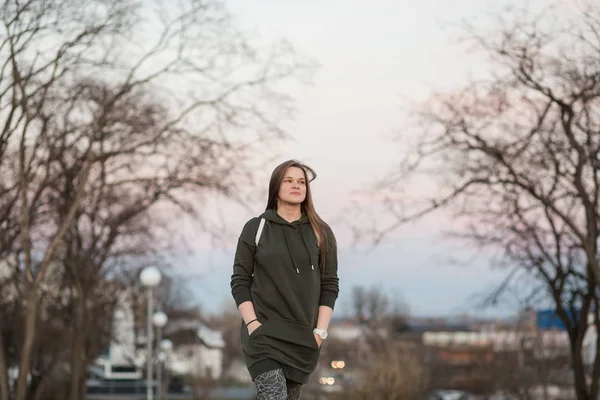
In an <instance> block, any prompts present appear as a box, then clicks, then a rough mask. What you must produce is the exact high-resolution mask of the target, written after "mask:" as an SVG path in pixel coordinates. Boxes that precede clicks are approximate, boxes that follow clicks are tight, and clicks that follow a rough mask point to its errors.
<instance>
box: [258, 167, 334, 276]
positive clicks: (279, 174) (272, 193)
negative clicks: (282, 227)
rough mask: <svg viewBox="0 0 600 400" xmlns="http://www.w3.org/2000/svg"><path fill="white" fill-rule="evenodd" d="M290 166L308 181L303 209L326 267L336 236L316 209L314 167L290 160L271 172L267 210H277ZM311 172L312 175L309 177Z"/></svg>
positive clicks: (315, 174)
mask: <svg viewBox="0 0 600 400" xmlns="http://www.w3.org/2000/svg"><path fill="white" fill-rule="evenodd" d="M290 167H297V168H300V169H301V170H302V171H304V179H305V181H306V197H305V198H304V201H303V202H302V204H301V207H302V211H303V212H305V213H306V216H307V217H308V220H309V222H310V225H311V227H312V229H313V231H314V232H315V235H316V236H317V242H318V244H319V248H320V249H321V269H325V265H327V252H328V251H330V250H335V246H336V243H335V237H334V236H333V235H330V234H329V233H328V232H329V229H328V228H329V226H328V225H327V224H326V223H325V221H323V220H322V219H321V217H319V214H317V212H316V211H315V206H314V203H313V199H312V195H311V192H310V182H312V181H314V180H315V179H316V178H317V173H316V172H315V170H314V169H312V168H311V167H309V166H308V165H306V164H304V163H301V162H300V161H298V160H288V161H285V162H283V163H281V164H279V165H278V166H277V167H276V168H275V169H274V170H273V173H272V174H271V180H270V181H269V199H268V201H267V208H266V209H267V210H269V209H271V210H275V211H276V210H277V198H278V196H279V188H280V187H281V181H282V180H283V176H284V175H285V172H286V171H287V169H288V168H290ZM309 173H310V175H311V177H310V178H309V177H308V174H309Z"/></svg>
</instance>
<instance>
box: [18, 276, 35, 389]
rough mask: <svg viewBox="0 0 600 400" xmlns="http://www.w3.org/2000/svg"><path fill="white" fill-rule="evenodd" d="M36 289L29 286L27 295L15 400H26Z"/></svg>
mask: <svg viewBox="0 0 600 400" xmlns="http://www.w3.org/2000/svg"><path fill="white" fill-rule="evenodd" d="M37 302H38V288H37V285H36V284H35V283H33V284H31V286H30V287H29V291H28V293H27V306H26V313H25V324H24V325H25V326H24V328H25V329H24V332H25V339H24V340H23V348H22V349H21V360H20V362H19V378H18V379H17V395H16V400H27V376H28V375H29V369H30V367H31V353H32V350H33V343H34V340H35V331H36V325H37V313H38V304H37Z"/></svg>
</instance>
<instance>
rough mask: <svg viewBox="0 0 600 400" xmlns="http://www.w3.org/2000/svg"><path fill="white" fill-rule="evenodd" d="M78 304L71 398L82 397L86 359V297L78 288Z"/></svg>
mask: <svg viewBox="0 0 600 400" xmlns="http://www.w3.org/2000/svg"><path fill="white" fill-rule="evenodd" d="M78 292H79V293H77V305H76V309H75V327H74V328H75V331H74V332H73V354H72V358H71V393H70V396H69V398H70V400H83V399H82V398H81V377H82V373H81V372H82V369H83V368H84V359H85V329H84V325H85V323H84V319H85V298H84V296H83V293H82V292H83V291H82V290H81V288H78Z"/></svg>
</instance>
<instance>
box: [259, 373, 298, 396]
mask: <svg viewBox="0 0 600 400" xmlns="http://www.w3.org/2000/svg"><path fill="white" fill-rule="evenodd" d="M254 384H255V385H256V400H300V395H301V394H302V388H303V387H304V385H302V384H300V383H296V382H293V381H290V380H288V379H285V376H284V375H283V370H282V369H281V368H280V369H274V370H272V371H267V372H265V373H262V374H260V375H259V376H257V377H256V379H255V380H254Z"/></svg>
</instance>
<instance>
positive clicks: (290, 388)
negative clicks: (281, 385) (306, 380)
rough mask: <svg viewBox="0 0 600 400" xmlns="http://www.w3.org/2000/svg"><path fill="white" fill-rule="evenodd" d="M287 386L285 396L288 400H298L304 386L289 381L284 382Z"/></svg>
mask: <svg viewBox="0 0 600 400" xmlns="http://www.w3.org/2000/svg"><path fill="white" fill-rule="evenodd" d="M286 386H287V396H288V399H289V400H300V395H301V394H302V389H303V388H304V385H303V384H301V383H298V382H294V381H290V380H289V379H288V380H287V381H286Z"/></svg>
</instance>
